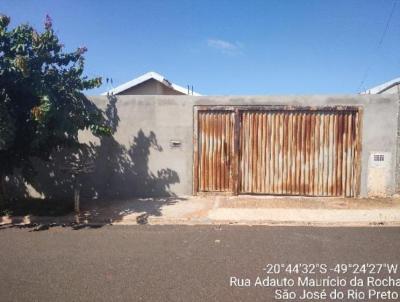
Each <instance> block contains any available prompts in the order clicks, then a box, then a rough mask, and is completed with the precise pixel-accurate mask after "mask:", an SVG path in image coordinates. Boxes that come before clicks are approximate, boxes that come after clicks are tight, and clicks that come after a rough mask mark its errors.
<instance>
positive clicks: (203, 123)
mask: <svg viewBox="0 0 400 302" xmlns="http://www.w3.org/2000/svg"><path fill="white" fill-rule="evenodd" d="M277 107H282V106H277ZM285 108H287V109H279V108H278V109H277V108H273V107H272V106H269V107H268V106H264V107H257V108H254V107H252V108H248V107H246V108H245V107H244V106H235V107H232V106H230V107H228V106H227V107H224V106H216V107H210V106H208V107H205V108H202V109H201V110H198V109H196V108H195V135H194V153H195V164H194V191H195V192H233V193H250V194H281V195H305V196H346V197H351V196H357V195H358V194H359V183H360V155H359V154H360V152H361V144H360V129H359V127H360V126H359V125H360V112H359V110H358V108H353V107H341V106H338V107H335V108H332V107H330V108H325V109H315V108H309V109H307V108H301V109H296V108H293V107H285ZM196 110H197V111H196Z"/></svg>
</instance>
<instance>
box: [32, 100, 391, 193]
mask: <svg viewBox="0 0 400 302" xmlns="http://www.w3.org/2000/svg"><path fill="white" fill-rule="evenodd" d="M90 99H91V100H92V101H94V102H95V104H97V106H98V107H99V108H101V109H103V110H104V112H105V115H106V116H107V118H108V120H109V125H110V127H111V128H112V129H113V130H115V132H114V134H113V135H112V136H110V137H105V138H102V139H98V138H95V137H93V136H92V135H91V134H90V133H89V132H82V133H81V134H80V140H81V142H82V143H85V148H83V149H82V151H81V156H84V157H87V158H89V162H90V160H91V161H92V162H93V165H94V167H95V168H94V170H93V172H92V173H89V174H85V175H83V176H81V177H80V179H79V182H80V183H81V184H82V191H81V194H82V197H83V198H99V199H102V198H103V199H106V200H111V199H112V198H116V199H118V198H130V197H150V196H167V195H171V194H174V195H178V196H180V195H190V194H192V190H193V189H192V181H193V177H192V173H193V110H194V106H195V105H292V106H334V105H357V106H361V107H362V108H363V121H362V156H361V157H362V162H361V196H368V195H370V196H372V195H383V196H390V195H392V194H394V193H395V192H396V177H395V175H396V169H395V168H394V167H396V165H397V164H398V163H397V162H396V161H397V160H396V159H397V158H398V156H397V154H396V143H397V124H398V99H397V96H395V95H348V96H257V97H250V96H232V97H230V96H226V97H225V96H210V97H203V96H201V97H194V96H113V97H107V96H95V97H90ZM375 152H376V153H379V154H384V155H385V159H386V160H387V159H391V161H389V162H388V161H385V162H384V164H383V165H381V166H379V165H377V164H376V163H374V162H373V161H371V156H372V155H373V154H374V153H375ZM53 158H54V160H53V161H52V162H50V163H42V162H39V161H38V162H36V163H35V166H36V168H37V171H38V175H37V181H36V182H34V183H32V184H31V186H32V188H34V189H36V190H37V191H38V192H39V193H42V194H44V195H45V196H50V197H53V198H65V197H66V196H72V195H71V184H72V182H73V180H72V179H69V178H68V177H66V174H65V171H64V172H63V170H62V167H63V164H60V161H58V160H59V159H61V161H62V160H63V159H64V160H65V154H63V153H60V154H55V155H54V156H53ZM31 191H32V190H31ZM68 194H69V195H68Z"/></svg>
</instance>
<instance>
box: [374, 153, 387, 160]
mask: <svg viewBox="0 0 400 302" xmlns="http://www.w3.org/2000/svg"><path fill="white" fill-rule="evenodd" d="M374 161H385V155H383V154H374Z"/></svg>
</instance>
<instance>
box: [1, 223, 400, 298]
mask: <svg viewBox="0 0 400 302" xmlns="http://www.w3.org/2000/svg"><path fill="white" fill-rule="evenodd" d="M0 241H1V247H0V252H1V257H0V276H1V277H0V278H1V280H0V293H1V298H0V299H1V301H275V300H274V298H273V296H274V289H273V288H265V287H251V288H239V287H231V286H230V283H229V282H230V280H231V279H230V278H231V277H232V276H235V277H238V278H251V279H254V278H256V277H257V276H260V275H261V276H264V277H265V276H266V275H265V274H266V272H265V271H263V268H264V267H266V266H267V264H268V263H279V264H295V263H306V264H308V263H326V264H328V265H330V266H334V265H335V264H336V263H364V262H365V263H366V262H368V263H382V262H385V263H399V262H400V253H399V251H400V228H395V227H381V228H379V227H370V228H317V227H265V226H256V227H255V226H253V227H249V226H222V227H218V226H107V227H103V228H98V229H80V230H72V229H71V228H61V227H54V228H50V229H49V230H45V231H38V232H32V230H31V229H17V228H10V229H2V230H0ZM399 290H400V289H399ZM283 301H285V300H283ZM328 301H329V300H328Z"/></svg>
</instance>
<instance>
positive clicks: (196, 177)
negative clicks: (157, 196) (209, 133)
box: [193, 106, 199, 195]
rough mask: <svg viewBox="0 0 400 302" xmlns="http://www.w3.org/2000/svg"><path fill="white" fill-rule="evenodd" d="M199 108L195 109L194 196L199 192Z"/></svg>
mask: <svg viewBox="0 0 400 302" xmlns="http://www.w3.org/2000/svg"><path fill="white" fill-rule="evenodd" d="M198 115H199V113H198V108H197V107H196V106H194V108H193V195H197V193H198V192H199V174H198V173H199V154H198V148H199V147H198V146H199V142H198V136H199V129H198Z"/></svg>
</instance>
